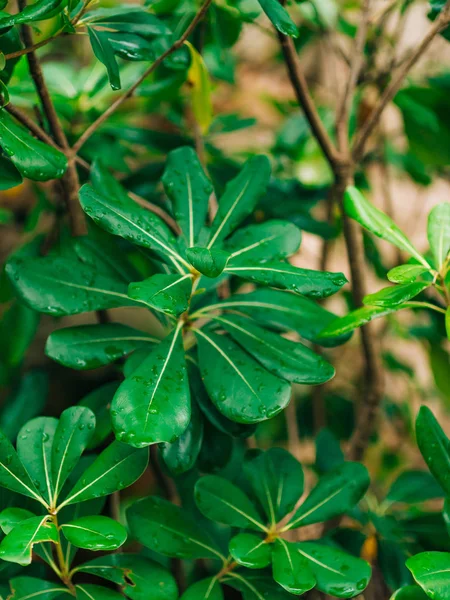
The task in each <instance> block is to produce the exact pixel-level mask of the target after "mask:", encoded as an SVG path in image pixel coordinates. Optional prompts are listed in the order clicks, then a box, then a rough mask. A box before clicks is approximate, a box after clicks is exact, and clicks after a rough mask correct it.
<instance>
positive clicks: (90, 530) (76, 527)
mask: <svg viewBox="0 0 450 600" xmlns="http://www.w3.org/2000/svg"><path fill="white" fill-rule="evenodd" d="M63 527H69V528H72V529H81V530H82V531H88V532H89V533H93V534H94V535H98V536H100V537H103V538H105V539H108V537H107V536H106V535H105V534H104V533H101V532H100V531H96V530H95V529H89V527H82V526H81V525H71V524H70V523H65V524H64V525H61V528H63Z"/></svg>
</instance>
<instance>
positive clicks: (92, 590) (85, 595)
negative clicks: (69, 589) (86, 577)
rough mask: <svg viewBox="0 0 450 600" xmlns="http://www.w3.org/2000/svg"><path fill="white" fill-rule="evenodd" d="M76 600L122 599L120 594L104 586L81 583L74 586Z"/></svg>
mask: <svg viewBox="0 0 450 600" xmlns="http://www.w3.org/2000/svg"><path fill="white" fill-rule="evenodd" d="M75 590H76V594H77V600H123V596H122V594H119V592H115V591H114V590H112V589H111V588H104V587H101V586H99V585H93V584H92V583H83V584H82V585H81V584H78V585H76V586H75Z"/></svg>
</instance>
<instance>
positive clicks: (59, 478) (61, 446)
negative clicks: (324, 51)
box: [51, 406, 95, 502]
mask: <svg viewBox="0 0 450 600" xmlns="http://www.w3.org/2000/svg"><path fill="white" fill-rule="evenodd" d="M94 431H95V416H94V413H93V412H92V411H91V410H90V409H89V408H85V407H84V406H72V407H70V408H68V409H66V410H65V411H64V412H63V413H62V414H61V417H60V419H59V423H58V427H57V429H56V432H55V437H54V441H53V447H52V462H51V468H52V481H53V486H54V502H56V499H57V498H58V496H59V494H60V492H61V490H62V487H63V485H64V483H65V481H66V479H67V477H68V476H69V475H70V473H71V472H72V471H73V470H74V468H75V467H76V465H77V464H78V461H79V460H80V457H81V455H82V454H83V452H84V450H85V449H86V448H87V446H88V444H89V442H90V440H91V438H92V436H93V434H94Z"/></svg>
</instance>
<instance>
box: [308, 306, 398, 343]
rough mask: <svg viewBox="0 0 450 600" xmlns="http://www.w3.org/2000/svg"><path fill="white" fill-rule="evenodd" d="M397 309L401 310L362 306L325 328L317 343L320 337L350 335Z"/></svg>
mask: <svg viewBox="0 0 450 600" xmlns="http://www.w3.org/2000/svg"><path fill="white" fill-rule="evenodd" d="M399 308H402V306H397V307H395V308H387V307H385V306H363V307H362V308H357V309H356V310H353V311H352V312H350V313H348V315H345V316H344V317H340V318H338V319H335V320H334V321H333V322H332V323H330V324H329V325H328V326H327V327H325V329H323V330H322V331H321V333H320V335H319V336H318V337H319V341H320V339H321V338H322V337H323V338H325V339H326V338H329V337H332V336H341V335H345V334H347V333H350V332H351V331H353V330H354V329H357V328H358V327H361V326H362V325H365V324H366V323H369V322H370V321H372V320H373V319H377V318H379V317H384V316H386V315H390V314H391V313H393V312H395V311H396V310H399Z"/></svg>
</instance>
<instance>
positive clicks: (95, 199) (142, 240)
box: [80, 167, 183, 265]
mask: <svg viewBox="0 0 450 600" xmlns="http://www.w3.org/2000/svg"><path fill="white" fill-rule="evenodd" d="M97 171H98V173H97V175H96V180H95V181H96V184H95V185H96V189H95V190H94V189H93V188H91V187H90V186H89V185H84V186H83V187H82V188H81V189H80V202H81V206H82V207H83V210H84V212H85V213H86V214H87V215H88V216H89V217H90V218H91V219H92V220H93V221H94V222H95V223H97V225H99V226H100V227H101V228H102V229H105V230H106V231H108V232H109V233H112V234H113V235H119V236H120V237H122V238H124V239H126V240H128V241H130V242H132V243H134V244H137V245H138V246H143V247H144V248H149V249H150V250H153V251H155V252H157V253H158V255H159V256H161V257H162V258H163V259H166V260H169V261H170V262H171V263H172V264H174V265H178V261H179V262H183V259H182V258H181V257H180V255H179V254H178V252H177V251H176V249H175V248H176V240H175V237H174V236H173V235H172V233H171V232H170V230H169V228H168V227H167V225H166V224H165V223H164V221H162V219H160V218H159V217H157V216H156V215H154V214H153V213H151V212H150V211H149V210H146V209H145V208H142V206H139V205H138V204H136V202H134V201H133V200H132V199H131V198H130V197H129V196H128V194H127V192H126V191H125V189H123V188H122V187H121V186H120V185H119V184H118V183H117V182H116V181H114V179H113V181H114V184H112V183H111V178H112V177H111V176H110V175H109V173H107V172H106V173H105V172H104V171H102V170H101V168H100V167H98V169H97ZM98 188H101V189H102V191H101V193H100V192H99V191H98Z"/></svg>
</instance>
